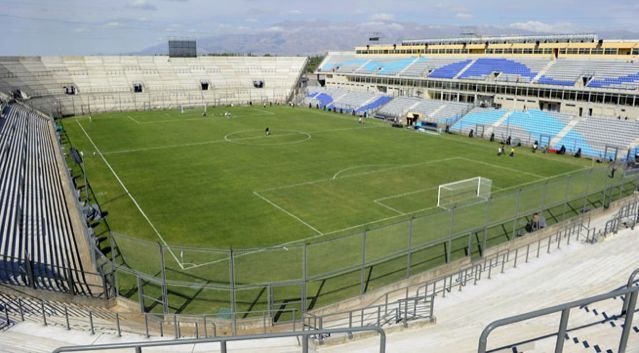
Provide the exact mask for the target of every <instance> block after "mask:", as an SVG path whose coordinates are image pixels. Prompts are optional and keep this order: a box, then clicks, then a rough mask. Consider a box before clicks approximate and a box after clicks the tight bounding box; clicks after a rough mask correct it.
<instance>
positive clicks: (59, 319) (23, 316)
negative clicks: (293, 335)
mask: <svg viewBox="0 0 639 353" xmlns="http://www.w3.org/2000/svg"><path fill="white" fill-rule="evenodd" d="M0 310H2V312H0V315H2V317H1V318H0V320H3V321H6V322H16V321H33V322H39V323H42V324H43V325H44V326H49V325H55V326H61V327H64V328H66V329H67V330H71V329H72V328H74V329H75V328H78V329H82V330H86V331H90V332H91V334H95V333H96V331H100V332H112V333H115V334H117V336H118V337H120V336H121V335H122V332H128V333H134V334H140V335H143V336H145V337H147V338H149V337H151V336H156V337H174V338H175V339H181V338H184V337H193V338H196V339H199V338H202V337H203V338H209V337H218V336H223V335H236V334H237V332H236V325H235V322H236V321H237V320H238V319H237V317H240V318H241V317H243V316H248V315H250V318H249V319H244V321H245V322H243V324H244V325H245V326H247V327H248V326H250V329H247V330H249V331H252V332H262V333H268V332H271V331H276V330H285V331H291V332H296V331H301V330H304V327H303V326H302V322H301V320H300V319H299V317H300V313H299V311H298V310H297V309H282V310H281V315H286V316H287V317H290V319H287V320H280V321H278V322H275V321H273V317H272V315H271V313H270V312H268V311H250V312H236V313H230V314H229V315H230V317H223V316H221V315H219V314H218V315H216V314H200V315H188V314H169V315H162V314H156V313H137V312H128V313H127V312H120V313H115V312H112V311H110V310H109V309H107V308H104V309H103V310H100V309H99V308H92V309H89V308H88V307H86V306H82V305H66V304H62V303H57V302H51V301H46V300H42V299H37V298H29V297H28V295H26V294H24V295H23V297H11V296H8V295H2V296H1V297H0Z"/></svg>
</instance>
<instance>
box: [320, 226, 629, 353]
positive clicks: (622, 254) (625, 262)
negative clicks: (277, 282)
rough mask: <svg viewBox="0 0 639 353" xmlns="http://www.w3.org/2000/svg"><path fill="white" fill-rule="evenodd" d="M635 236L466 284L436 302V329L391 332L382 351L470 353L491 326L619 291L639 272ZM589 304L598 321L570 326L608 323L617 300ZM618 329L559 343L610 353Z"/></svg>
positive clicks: (493, 340) (580, 314) (536, 346)
mask: <svg viewBox="0 0 639 353" xmlns="http://www.w3.org/2000/svg"><path fill="white" fill-rule="evenodd" d="M638 233H639V232H636V231H632V230H630V229H624V230H621V231H620V232H619V234H618V235H617V236H615V237H612V238H610V239H606V240H605V241H603V242H600V243H597V244H595V245H592V244H586V243H579V244H574V245H571V246H570V247H565V248H564V247H562V248H561V249H560V250H557V254H556V255H554V254H553V255H550V256H542V257H541V258H540V259H536V260H535V261H532V262H530V263H528V264H526V265H522V266H521V267H520V266H518V268H517V270H516V271H506V272H505V273H504V274H500V275H499V276H495V277H494V278H493V279H492V280H486V281H484V280H482V281H480V282H479V283H478V285H477V286H472V285H471V286H468V287H466V288H464V290H463V291H462V292H458V291H457V290H456V289H453V291H452V292H451V293H449V294H447V296H446V298H441V297H438V298H437V299H436V303H435V316H436V317H437V324H436V325H434V326H429V327H427V328H415V329H410V328H409V329H408V330H405V331H402V332H397V333H393V334H390V335H389V337H388V347H387V351H388V352H424V351H428V352H453V351H454V352H469V353H470V352H476V351H477V343H478V339H479V335H480V333H481V331H482V330H483V328H484V327H485V326H486V325H487V324H488V323H490V322H492V321H495V320H497V319H501V318H504V317H509V316H513V315H517V314H521V313H524V312H527V311H531V310H536V309H541V308H544V307H548V306H552V305H556V304H560V303H565V302H568V301H572V300H576V299H579V298H585V297H588V296H592V295H596V294H601V293H605V292H607V291H611V290H614V289H615V288H618V287H620V286H622V285H623V284H624V283H625V282H626V281H627V278H628V275H629V274H630V273H631V272H632V270H634V269H635V268H636V267H638V266H639V261H637V247H636V244H637V241H639V237H638ZM535 250H536V249H535ZM544 250H545V249H544ZM596 306H597V307H599V308H600V309H598V310H597V312H598V313H599V315H594V314H593V313H592V312H587V311H586V310H582V309H574V310H573V311H571V320H570V321H569V327H570V328H574V327H579V326H582V325H584V324H587V323H592V322H597V321H602V320H604V319H605V317H604V316H603V313H604V312H605V313H606V315H608V316H609V317H612V315H614V314H613V313H615V312H616V311H618V310H619V308H620V307H621V300H620V299H619V298H618V299H613V300H609V301H606V302H600V303H596ZM593 307H594V305H593ZM638 321H639V315H638V316H635V319H634V323H633V327H634V326H637V322H638ZM558 322H559V315H549V316H548V317H542V318H539V319H538V320H531V321H528V322H526V323H525V324H522V325H513V326H509V327H505V328H503V329H498V330H496V331H494V333H493V334H492V335H491V336H490V338H489V348H490V349H493V348H497V347H501V346H506V345H510V344H513V343H517V342H520V341H526V340H530V339H531V338H536V337H541V336H543V335H546V334H548V333H549V332H550V331H552V329H554V328H556V327H557V325H558ZM619 326H620V324H618V323H616V322H615V327H613V326H611V325H610V324H609V323H604V324H601V323H597V324H595V325H593V326H591V327H588V328H584V329H581V330H574V331H571V332H570V333H569V336H570V337H569V338H570V339H571V340H572V339H573V338H574V337H577V339H578V340H579V344H577V343H574V341H570V342H569V341H566V343H565V350H564V351H565V352H592V353H596V352H597V351H596V349H595V348H594V347H595V345H596V346H597V347H598V348H599V349H601V352H606V351H607V350H608V349H612V351H613V352H616V350H617V347H616V346H617V344H618V339H619V336H618V335H617V334H619V333H620V332H621V329H620V327H619ZM638 329H639V327H638ZM583 341H587V342H588V343H587V344H588V345H589V347H584V345H583V343H582V342H583ZM374 342H375V341H374V340H373V339H370V340H368V341H367V340H362V341H356V342H351V343H348V344H345V345H340V346H336V347H326V348H325V349H324V348H323V349H322V350H321V352H343V351H348V352H368V351H370V350H371V349H372V348H371V347H373V345H374ZM554 342H555V341H554V339H552V338H550V339H545V340H538V341H533V342H532V343H528V344H521V345H520V346H518V347H517V352H549V351H553V350H554ZM630 343H631V344H630V345H629V349H628V350H627V351H628V352H637V351H639V332H635V330H634V329H633V330H632V333H631V338H630ZM633 343H634V345H633ZM549 347H550V348H549ZM513 351H514V350H512V349H506V350H501V352H513Z"/></svg>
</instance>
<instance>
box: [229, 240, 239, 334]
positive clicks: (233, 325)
mask: <svg viewBox="0 0 639 353" xmlns="http://www.w3.org/2000/svg"><path fill="white" fill-rule="evenodd" d="M229 287H230V292H231V293H230V295H231V320H232V321H231V331H232V333H233V335H235V334H236V328H237V326H236V319H237V318H236V317H235V312H236V311H237V307H236V303H235V254H234V252H233V248H231V249H229Z"/></svg>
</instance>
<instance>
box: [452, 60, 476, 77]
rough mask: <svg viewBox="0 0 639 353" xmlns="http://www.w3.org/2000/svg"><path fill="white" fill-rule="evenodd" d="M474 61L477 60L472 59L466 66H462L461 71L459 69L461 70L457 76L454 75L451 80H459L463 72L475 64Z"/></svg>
mask: <svg viewBox="0 0 639 353" xmlns="http://www.w3.org/2000/svg"><path fill="white" fill-rule="evenodd" d="M476 61H477V59H473V60H471V61H470V62H469V63H468V65H466V66H464V68H463V69H461V70H460V71H459V72H458V73H457V75H455V77H453V78H459V77H460V76H461V75H462V74H464V72H466V70H468V69H469V68H470V67H471V66H473V64H475V62H476Z"/></svg>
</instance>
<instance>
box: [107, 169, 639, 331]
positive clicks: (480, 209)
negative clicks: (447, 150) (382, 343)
mask: <svg viewBox="0 0 639 353" xmlns="http://www.w3.org/2000/svg"><path fill="white" fill-rule="evenodd" d="M609 174H610V171H609V169H608V168H605V167H596V168H590V169H582V170H579V171H576V172H573V173H569V174H565V175H562V176H557V177H553V178H548V179H546V180H543V181H540V182H535V183H531V184H528V185H524V186H522V187H519V188H517V189H512V190H499V191H497V192H494V193H493V195H492V198H491V199H489V200H488V201H486V202H481V203H475V204H467V205H462V206H458V207H455V208H451V209H449V210H443V209H436V210H431V211H430V212H429V213H426V214H420V215H419V216H411V217H407V218H406V219H403V220H401V221H396V222H394V223H387V224H383V225H379V226H377V227H375V228H368V229H361V230H359V231H355V232H352V233H348V234H339V235H334V236H332V237H330V238H320V239H317V240H314V241H307V242H299V243H293V244H288V245H286V246H276V247H267V248H253V249H206V248H194V247H186V246H180V245H173V244H168V245H166V244H161V243H159V242H151V241H145V240H141V239H138V238H134V237H130V236H127V235H123V234H118V233H115V232H111V233H110V235H111V236H110V239H109V241H110V243H111V244H110V247H111V249H113V250H112V251H111V253H110V255H111V256H110V258H113V260H114V261H113V262H110V261H109V259H106V257H105V258H104V259H103V260H105V261H104V262H105V263H107V262H108V263H110V264H111V266H113V270H114V271H115V272H116V273H117V275H116V280H117V286H116V287H117V288H118V290H119V295H121V296H125V297H128V298H130V299H132V300H135V301H137V302H138V303H139V305H140V309H141V310H142V311H144V312H155V313H165V314H166V313H175V312H177V313H185V312H186V313H188V312H193V313H204V314H213V315H216V317H218V318H231V317H233V318H234V319H235V318H237V319H248V318H251V317H252V313H253V312H254V313H256V315H263V313H267V315H268V317H270V318H271V319H272V321H273V322H278V321H288V320H293V319H294V318H293V315H298V314H299V315H301V314H302V313H304V312H307V311H308V310H311V309H313V308H316V307H318V306H321V305H326V304H329V303H334V302H336V301H339V300H343V299H347V298H350V297H354V296H358V295H361V294H364V293H366V292H368V291H370V290H372V289H375V288H379V287H381V286H384V285H387V284H390V283H393V282H396V281H398V280H401V279H404V278H407V277H408V276H411V275H414V274H417V273H420V272H423V271H426V270H429V269H432V268H435V267H437V266H440V265H444V264H447V263H450V262H452V261H456V260H459V259H463V258H470V259H472V260H476V259H479V258H482V257H483V254H484V252H485V250H486V249H488V248H490V247H492V246H495V245H498V244H501V243H504V242H507V241H511V240H513V239H515V238H517V237H521V236H525V235H526V234H527V233H528V232H529V231H530V230H531V229H530V227H531V225H532V223H531V222H532V220H533V217H534V218H535V219H538V217H542V218H544V219H545V221H546V223H547V225H548V226H549V225H552V224H555V223H559V222H562V221H564V220H567V219H569V218H572V217H575V216H578V215H580V214H582V213H585V212H587V211H589V210H591V209H594V208H601V207H607V206H608V205H609V203H610V202H612V201H614V200H618V199H620V198H623V197H626V196H629V195H632V194H633V193H634V192H635V191H636V190H637V186H638V185H639V182H638V181H639V175H624V174H623V173H617V175H616V176H615V177H614V178H611V177H610V175H609ZM239 312H242V313H243V314H242V315H241V317H239V318H238V317H237V315H236V314H234V313H239ZM257 313H259V314H257ZM293 313H295V314H293Z"/></svg>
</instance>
